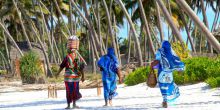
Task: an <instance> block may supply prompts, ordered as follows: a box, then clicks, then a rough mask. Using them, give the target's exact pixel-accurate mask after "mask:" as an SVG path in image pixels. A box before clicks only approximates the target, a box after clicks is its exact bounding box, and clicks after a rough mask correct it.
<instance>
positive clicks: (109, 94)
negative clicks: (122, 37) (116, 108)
mask: <svg viewBox="0 0 220 110" xmlns="http://www.w3.org/2000/svg"><path fill="white" fill-rule="evenodd" d="M98 66H99V67H100V70H101V71H102V83H103V88H104V98H105V105H104V106H108V105H110V106H112V98H113V97H114V96H116V95H117V92H116V89H117V86H116V83H117V79H116V78H117V76H118V77H119V83H121V82H122V80H121V75H120V69H119V63H118V59H117V57H116V56H115V52H114V49H113V48H108V52H107V54H106V55H104V56H102V57H101V58H100V59H99V61H98Z"/></svg>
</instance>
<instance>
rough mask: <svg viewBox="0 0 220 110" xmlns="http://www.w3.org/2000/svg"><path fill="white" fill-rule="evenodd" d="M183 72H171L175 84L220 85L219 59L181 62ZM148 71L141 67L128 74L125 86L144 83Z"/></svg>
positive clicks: (194, 59)
mask: <svg viewBox="0 0 220 110" xmlns="http://www.w3.org/2000/svg"><path fill="white" fill-rule="evenodd" d="M183 62H184V63H185V71H183V72H182V73H178V72H177V71H174V72H173V75H174V81H175V83H176V84H193V83H198V82H203V81H205V82H207V83H208V84H210V86H211V87H218V86H219V85H220V57H218V58H208V57H194V58H188V59H185V60H183ZM148 72H149V69H147V68H146V67H142V68H139V69H137V70H136V71H134V72H132V73H131V74H129V75H128V76H127V77H126V79H125V84H127V85H135V84H138V83H142V82H145V81H146V79H147V74H148Z"/></svg>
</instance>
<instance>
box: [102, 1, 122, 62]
mask: <svg viewBox="0 0 220 110" xmlns="http://www.w3.org/2000/svg"><path fill="white" fill-rule="evenodd" d="M102 2H103V4H104V8H105V12H106V14H107V19H108V20H107V21H108V28H109V33H110V37H111V40H112V45H113V48H114V51H115V55H116V56H117V58H119V55H118V51H117V46H116V42H115V37H116V36H114V34H113V31H112V22H111V18H110V14H109V11H108V7H107V4H106V2H105V0H102Z"/></svg>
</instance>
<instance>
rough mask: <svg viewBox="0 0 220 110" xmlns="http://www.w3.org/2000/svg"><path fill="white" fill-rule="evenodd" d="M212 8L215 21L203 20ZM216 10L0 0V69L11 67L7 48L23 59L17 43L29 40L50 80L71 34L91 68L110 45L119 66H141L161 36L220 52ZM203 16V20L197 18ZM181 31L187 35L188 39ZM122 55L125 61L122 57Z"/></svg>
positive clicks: (196, 4) (193, 4)
mask: <svg viewBox="0 0 220 110" xmlns="http://www.w3.org/2000/svg"><path fill="white" fill-rule="evenodd" d="M210 8H211V9H212V10H213V12H214V13H215V19H214V22H208V20H207V17H208V16H209V13H206V10H207V9H210ZM219 9H220V1H219V0H186V1H185V0H180V1H178V0H1V1H0V41H1V42H0V45H1V47H3V48H1V50H0V52H1V53H2V54H1V56H2V58H1V63H0V65H3V64H4V65H6V66H9V67H10V65H11V64H10V63H11V61H10V57H8V56H9V53H8V51H10V48H9V47H10V45H13V46H14V47H16V49H17V50H18V52H19V54H20V55H21V56H23V53H22V51H21V50H20V48H19V46H18V45H17V42H23V41H26V42H28V44H29V47H28V49H30V50H32V46H31V42H34V43H39V45H40V46H41V48H42V50H43V53H44V57H45V62H46V64H47V69H48V71H47V73H48V76H52V73H51V68H50V67H51V66H50V64H51V63H60V62H61V59H62V58H63V57H64V56H65V53H66V49H65V48H66V42H67V39H68V36H71V35H77V36H78V37H79V39H80V42H81V45H80V49H79V51H80V53H81V55H82V56H84V57H85V59H86V61H87V62H89V63H90V64H92V65H93V67H94V66H95V60H94V59H98V58H99V57H100V56H101V55H104V54H105V53H106V50H107V48H108V47H114V49H115V53H116V56H117V57H118V58H119V61H120V64H121V65H124V64H126V63H129V62H130V61H131V60H130V59H131V58H132V59H134V62H138V63H139V65H140V66H141V65H143V64H144V62H146V61H149V60H150V58H152V57H153V56H154V54H155V51H156V49H157V48H158V46H160V44H161V42H162V41H163V40H164V38H165V36H168V37H169V39H168V40H169V41H171V42H180V45H181V46H182V48H184V50H187V49H189V50H192V51H193V52H209V53H219V52H220V44H219V41H218V40H217V39H216V38H215V37H214V36H213V34H212V33H211V32H214V31H215V30H216V29H217V27H219ZM201 13H202V15H203V18H204V20H203V19H199V17H198V15H199V14H201ZM210 24H212V25H211V26H212V27H209V25H210ZM125 25H128V26H129V29H128V34H127V35H124V36H127V37H126V38H123V39H122V40H123V41H121V38H119V33H120V31H122V30H123V29H122V28H123V27H124V26H125ZM163 25H168V29H166V30H165V29H163V27H164V26H163ZM164 31H169V32H168V33H169V34H168V35H164ZM182 31H186V32H187V40H183V36H182V34H181V32H182ZM166 33H167V32H166ZM148 42H149V43H148ZM186 44H187V45H188V44H189V47H190V48H189V47H185V46H184V45H186ZM45 45H47V46H45ZM122 54H124V55H125V56H127V57H125V58H121V55H122ZM94 71H95V70H94Z"/></svg>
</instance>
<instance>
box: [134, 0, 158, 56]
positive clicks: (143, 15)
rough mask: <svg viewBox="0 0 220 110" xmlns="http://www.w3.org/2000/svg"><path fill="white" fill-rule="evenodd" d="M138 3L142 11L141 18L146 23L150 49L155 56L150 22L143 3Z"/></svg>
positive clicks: (139, 0) (139, 1)
mask: <svg viewBox="0 0 220 110" xmlns="http://www.w3.org/2000/svg"><path fill="white" fill-rule="evenodd" d="M138 3H139V8H140V11H141V18H142V20H143V21H144V25H145V29H146V33H147V36H148V39H149V43H150V44H149V45H150V48H151V51H152V53H153V55H155V49H154V45H153V42H152V38H151V33H150V29H149V27H148V21H147V19H146V15H145V12H144V8H143V4H142V1H141V0H138Z"/></svg>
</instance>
